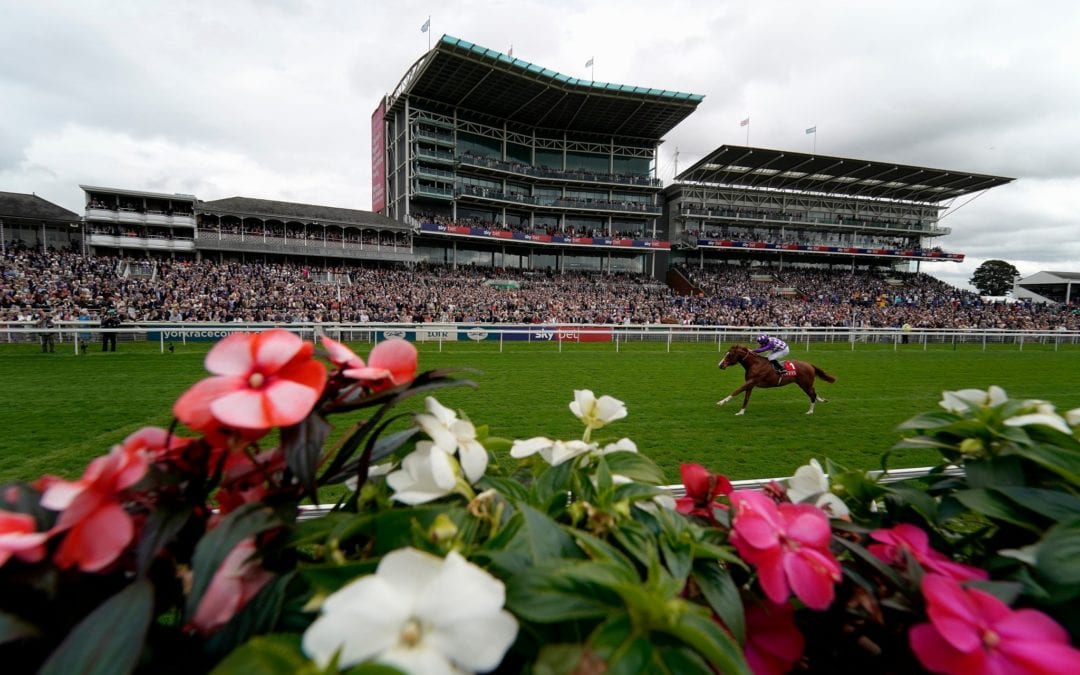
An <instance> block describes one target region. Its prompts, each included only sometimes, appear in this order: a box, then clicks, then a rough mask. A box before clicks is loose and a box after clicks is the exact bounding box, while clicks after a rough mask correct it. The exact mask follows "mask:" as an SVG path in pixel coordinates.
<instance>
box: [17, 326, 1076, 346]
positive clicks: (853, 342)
mask: <svg viewBox="0 0 1080 675" xmlns="http://www.w3.org/2000/svg"><path fill="white" fill-rule="evenodd" d="M275 327H277V328H284V329H286V330H289V331H292V332H295V333H297V334H299V335H300V336H301V337H304V338H306V339H314V338H316V337H317V336H319V335H329V336H330V337H333V338H335V339H338V340H344V341H347V342H366V343H372V344H374V343H377V342H379V341H381V340H385V339H389V338H395V337H402V338H406V339H408V340H411V341H413V342H423V343H436V344H438V346H439V349H442V347H443V346H444V345H446V344H447V343H460V342H464V343H469V342H477V343H480V342H484V343H497V344H498V348H499V350H500V351H502V350H504V349H509V348H512V347H513V346H514V345H517V344H523V343H547V344H551V345H553V346H554V347H555V348H556V349H557V350H558V351H562V350H563V348H564V347H567V348H569V347H572V346H574V345H577V344H580V343H604V344H607V345H608V346H609V347H610V348H611V349H612V350H614V351H616V352H617V351H619V350H620V349H622V348H623V347H624V346H632V345H633V344H634V343H644V342H648V343H658V344H661V345H664V346H665V347H666V351H671V349H672V348H673V347H678V346H679V345H683V344H694V343H698V344H702V343H703V344H710V345H715V347H716V349H717V351H720V352H722V351H724V350H726V349H727V346H728V345H729V344H731V343H735V342H749V341H751V340H753V338H754V337H755V336H756V335H758V334H759V333H763V332H767V333H769V334H770V335H775V336H777V337H780V338H781V339H783V340H786V341H787V342H788V343H789V344H790V345H791V346H792V347H793V348H794V349H796V350H797V349H800V348H801V349H804V350H810V349H811V348H812V346H813V345H814V344H821V343H846V344H848V345H849V346H850V348H851V349H852V350H856V349H858V348H859V347H860V346H867V345H879V346H880V345H887V346H892V348H893V349H900V348H901V346H903V348H904V349H912V348H914V349H918V348H920V347H921V348H922V349H923V350H928V349H931V348H941V347H953V348H956V347H959V346H967V347H968V348H974V347H981V348H982V349H983V350H985V349H987V348H988V347H989V346H995V345H1005V346H1009V347H1010V348H1015V349H1017V350H1019V351H1023V350H1024V348H1025V347H1032V346H1036V347H1039V348H1041V349H1048V348H1052V349H1053V350H1054V351H1057V350H1058V349H1059V348H1061V347H1070V346H1071V347H1075V346H1076V345H1080V331H1065V330H1051V331H1046V330H1043V331H1035V330H1007V329H977V328H971V329H945V328H940V329H939V328H916V329H913V330H911V331H904V330H901V329H897V328H862V327H856V328H847V327H804V326H786V327H776V326H680V325H668V324H652V325H617V326H616V325H595V324H558V325H554V324H531V325H507V324H474V323H469V324H435V323H397V324H375V323H357V324H346V323H285V324H271V323H254V324H253V323H223V324H222V323H148V322H146V323H130V324H124V325H122V326H121V327H120V328H101V327H100V326H98V325H97V323H96V322H80V321H67V322H57V323H56V324H55V325H53V326H51V327H40V326H37V325H33V324H30V323H28V322H8V323H0V345H3V344H17V343H41V344H42V345H43V348H44V346H45V340H46V338H45V336H49V337H51V339H52V341H53V343H54V344H55V345H56V346H57V348H66V349H73V350H74V351H75V352H76V353H78V352H80V351H82V350H86V349H99V348H100V347H98V346H97V345H100V344H102V342H103V335H106V334H110V333H111V334H115V335H116V338H117V342H140V341H142V342H146V341H149V342H154V343H157V344H158V346H159V348H160V350H161V351H162V352H164V351H166V349H167V348H168V346H169V345H173V346H175V345H178V344H179V345H184V344H187V343H188V342H213V341H216V340H219V339H221V338H223V337H225V336H227V335H230V334H232V333H236V332H248V331H263V330H268V329H270V328H275Z"/></svg>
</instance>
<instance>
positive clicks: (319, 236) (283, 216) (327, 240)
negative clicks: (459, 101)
mask: <svg viewBox="0 0 1080 675" xmlns="http://www.w3.org/2000/svg"><path fill="white" fill-rule="evenodd" d="M79 187H81V188H82V189H83V192H84V193H85V196H86V215H85V223H86V227H87V230H88V239H87V242H88V245H89V248H90V251H91V252H92V253H94V254H95V255H120V256H136V257H157V258H162V257H164V258H171V259H179V260H192V259H198V260H215V261H218V262H222V261H238V262H244V261H285V260H288V261H291V262H293V263H301V264H315V265H319V266H328V265H336V264H342V263H343V262H344V261H347V260H351V261H359V260H367V261H376V262H410V261H412V260H413V259H414V257H413V255H412V245H411V234H410V231H409V228H408V227H406V226H404V225H402V224H401V223H398V222H396V221H394V220H391V219H390V218H387V217H385V216H382V215H380V214H377V213H372V212H370V211H360V210H357V209H344V208H336V207H331V206H317V205H313V204H297V203H293V202H280V201H273V200H268V199H253V198H250V197H229V198H226V199H217V200H212V201H202V200H200V199H198V198H196V197H195V196H194V195H179V194H162V193H156V192H142V191H138V190H125V189H117V188H105V187H95V186H89V185H80V186H79Z"/></svg>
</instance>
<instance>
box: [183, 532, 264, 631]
mask: <svg viewBox="0 0 1080 675" xmlns="http://www.w3.org/2000/svg"><path fill="white" fill-rule="evenodd" d="M273 578H274V575H273V574H272V573H271V572H268V571H267V570H265V569H263V567H262V566H261V565H259V563H258V561H257V560H256V558H255V539H254V538H253V537H248V538H247V539H243V540H241V541H240V543H238V544H237V545H236V546H235V547H234V548H233V550H232V551H229V554H228V555H227V556H225V559H224V560H223V561H222V562H221V567H220V568H218V571H217V572H215V573H214V578H213V579H211V580H210V585H209V586H207V588H206V593H205V594H204V595H203V597H202V599H201V600H200V601H199V607H198V609H196V610H195V616H194V617H193V618H192V619H191V625H192V626H193V627H194V628H195V629H196V630H198V631H199V632H200V633H202V634H203V635H207V634H209V633H212V632H214V631H215V630H217V629H218V628H219V627H220V626H223V625H224V624H225V623H227V622H228V621H229V619H231V618H233V617H234V616H235V615H236V613H237V612H239V611H240V610H241V609H243V608H244V605H246V604H247V603H248V601H250V600H251V599H252V598H254V597H255V596H256V595H257V594H258V592H259V591H260V590H262V587H263V586H265V585H266V584H267V583H269V582H270V580H271V579H273Z"/></svg>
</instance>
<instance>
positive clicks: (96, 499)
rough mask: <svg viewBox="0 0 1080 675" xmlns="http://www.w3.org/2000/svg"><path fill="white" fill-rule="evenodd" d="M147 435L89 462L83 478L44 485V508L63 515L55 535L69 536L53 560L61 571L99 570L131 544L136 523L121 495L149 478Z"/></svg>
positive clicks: (133, 437)
mask: <svg viewBox="0 0 1080 675" xmlns="http://www.w3.org/2000/svg"><path fill="white" fill-rule="evenodd" d="M145 431H146V430H142V431H139V432H136V433H134V434H132V435H131V436H128V438H127V439H125V440H124V443H123V444H122V445H117V446H115V447H113V449H112V451H111V452H109V454H108V455H105V456H104V457H98V458H97V459H95V460H93V461H92V462H90V465H89V466H87V467H86V471H85V472H84V473H83V475H82V478H80V479H79V480H77V481H74V482H70V481H66V480H61V479H59V478H47V479H46V480H45V481H44V482H43V484H44V485H45V488H44V490H43V492H42V495H41V505H42V506H44V507H45V508H47V509H51V510H53V511H62V512H63V513H61V514H60V518H58V519H57V521H56V524H55V525H53V528H52V530H51V531H50V534H52V535H55V534H57V533H60V532H65V531H66V532H67V534H66V535H65V537H64V541H63V542H61V544H60V547H59V548H58V549H57V551H56V554H55V557H54V561H55V562H56V564H57V566H58V567H60V568H67V567H72V566H74V565H77V566H78V567H79V569H81V570H83V571H84V572H96V571H98V570H100V569H102V568H103V567H105V566H106V565H108V564H110V563H111V562H113V561H114V560H116V558H118V557H119V556H120V554H121V553H122V552H123V551H124V549H125V548H126V547H127V545H128V544H129V543H131V539H132V537H133V536H134V534H135V525H134V523H133V522H132V519H131V516H130V515H128V513H127V511H125V510H124V507H123V506H122V505H121V503H120V501H119V498H118V495H119V494H120V493H121V492H122V491H123V490H125V489H127V488H129V487H131V486H132V485H134V484H135V483H137V482H139V480H141V479H142V477H143V476H144V475H146V470H147V467H148V465H149V461H148V458H147V454H146V444H145V438H144V436H143V433H144V432H145Z"/></svg>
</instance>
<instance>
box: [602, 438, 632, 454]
mask: <svg viewBox="0 0 1080 675" xmlns="http://www.w3.org/2000/svg"><path fill="white" fill-rule="evenodd" d="M613 452H637V443H634V442H633V441H632V440H630V439H629V438H620V439H619V440H617V441H616V442H614V443H608V444H607V445H605V446H604V449H603V450H601V451H600V454H601V455H607V454H611V453H613Z"/></svg>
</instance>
